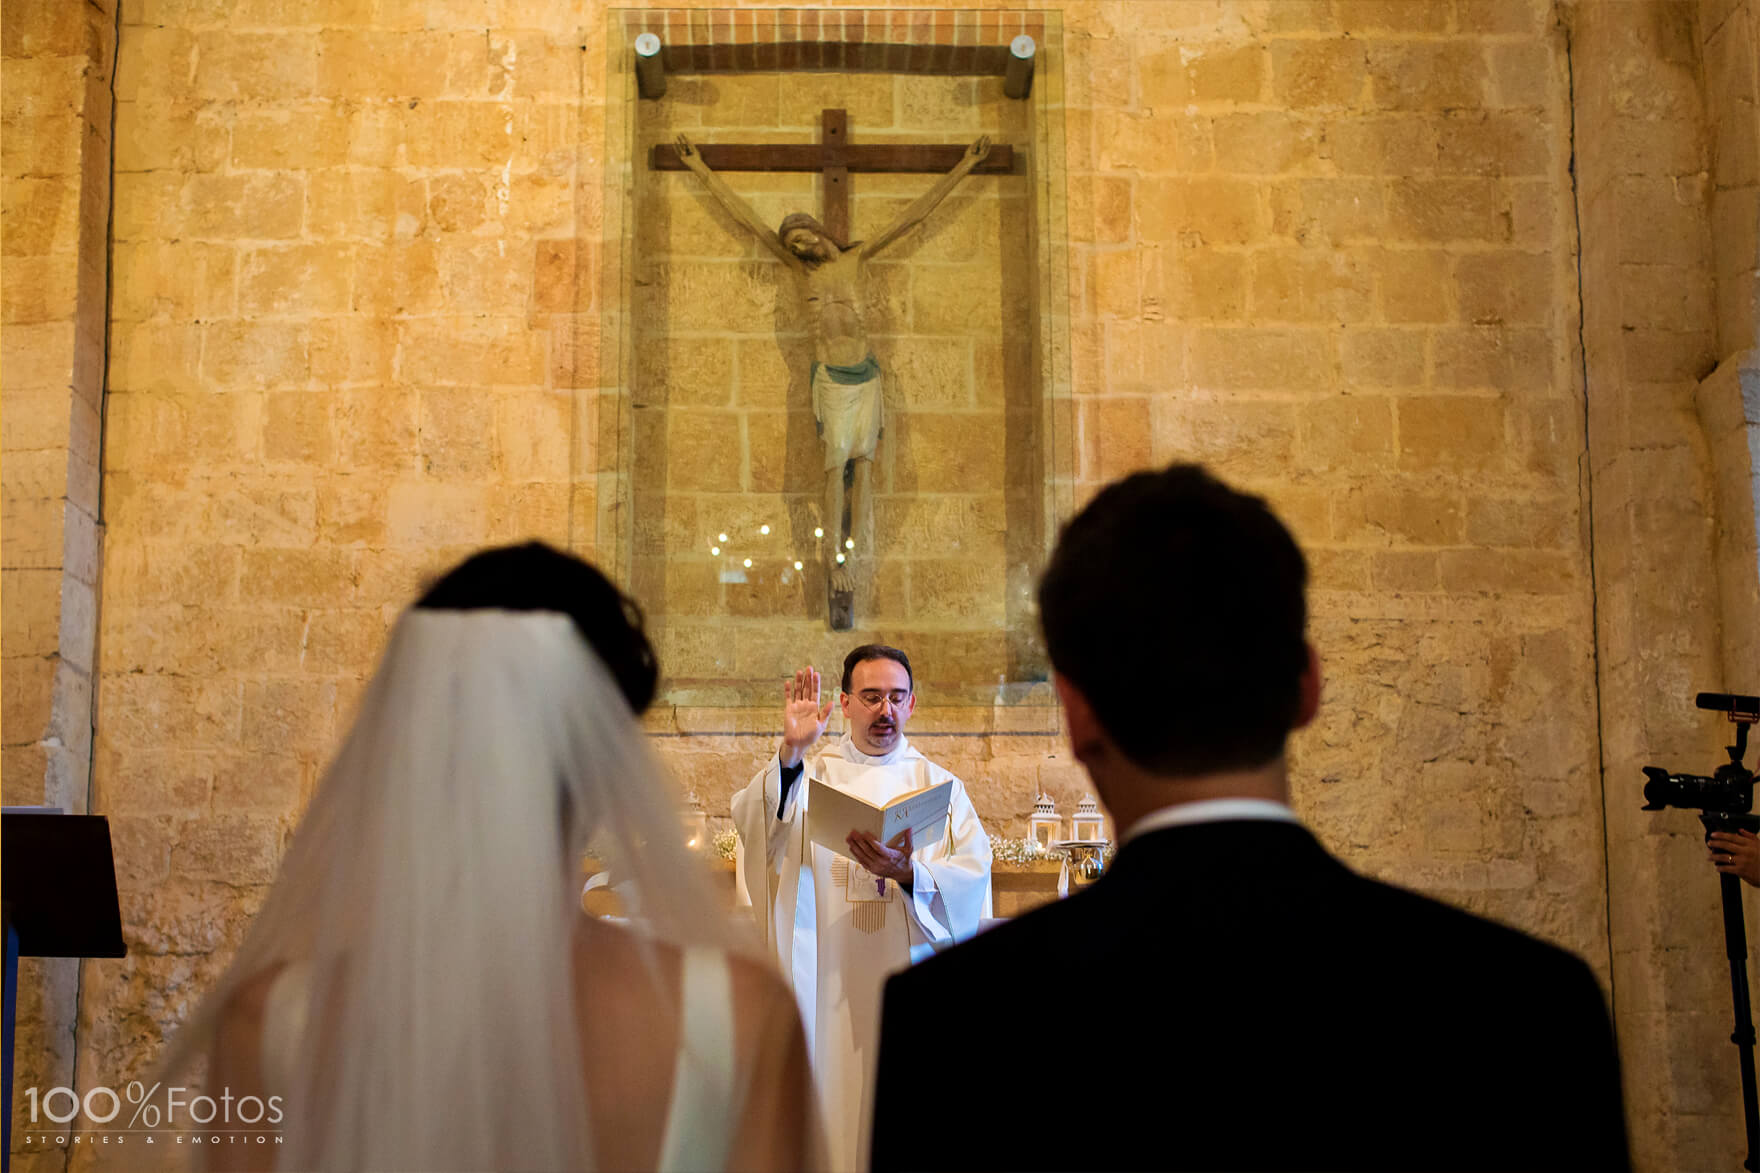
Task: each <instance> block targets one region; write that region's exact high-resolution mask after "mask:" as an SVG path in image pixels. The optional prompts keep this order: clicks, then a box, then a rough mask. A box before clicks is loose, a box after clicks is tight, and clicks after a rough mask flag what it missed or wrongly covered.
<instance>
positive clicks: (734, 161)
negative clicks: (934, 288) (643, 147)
mask: <svg viewBox="0 0 1760 1173" xmlns="http://www.w3.org/2000/svg"><path fill="white" fill-rule="evenodd" d="M819 118H820V122H819V141H818V142H817V143H798V144H797V143H780V144H777V143H704V144H700V145H699V146H698V147H697V151H698V152H699V153H700V154H701V155H702V156H703V162H704V163H705V164H707V165H708V166H709V167H710V168H711V169H712V170H715V171H817V172H818V173H819V174H820V175H822V176H823V177H824V179H825V214H824V215H823V216H821V217H820V218H819V219H820V223H822V224H824V225H825V228H826V230H827V231H828V232H830V233H831V235H832V236H834V237H836V238H837V243H838V244H839V245H840V246H841V245H846V244H848V243H849V176H850V173H851V172H852V171H869V172H880V171H889V172H892V173H894V174H925V175H945V174H947V173H948V172H949V171H952V170H953V169H954V167H955V166H957V165H958V164H959V161H960V160H961V159H962V158H964V157H965V153H966V144H964V143H960V144H957V145H954V146H937V145H919V144H916V143H911V144H906V145H888V146H880V145H870V146H859V147H858V146H851V145H850V143H849V114H848V112H847V111H843V110H825V111H822V112H821V113H820V115H819ZM649 165H650V166H651V167H652V168H653V169H654V170H655V171H683V170H684V169H685V165H684V160H683V159H680V158H679V157H678V148H677V147H675V146H673V145H672V144H671V143H659V144H657V145H656V146H655V147H654V153H653V157H652V159H651V160H650V163H649ZM1013 170H1014V148H1013V147H1010V146H1007V145H1004V144H1000V143H999V144H997V145H995V146H992V147H991V148H990V154H989V155H988V156H987V157H986V158H985V159H984V161H983V162H982V163H979V164H978V165H977V166H976V167H974V168H973V169H972V173H973V174H974V175H996V174H1006V173H1008V172H1011V171H1013Z"/></svg>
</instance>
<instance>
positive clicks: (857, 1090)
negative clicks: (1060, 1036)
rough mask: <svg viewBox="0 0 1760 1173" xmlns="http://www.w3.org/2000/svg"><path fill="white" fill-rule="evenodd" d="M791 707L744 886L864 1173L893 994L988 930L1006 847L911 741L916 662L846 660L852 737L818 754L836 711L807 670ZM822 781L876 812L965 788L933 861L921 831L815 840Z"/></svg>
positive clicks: (834, 1153)
mask: <svg viewBox="0 0 1760 1173" xmlns="http://www.w3.org/2000/svg"><path fill="white" fill-rule="evenodd" d="M782 694H783V713H782V745H781V747H780V748H779V749H778V750H777V753H776V755H775V756H774V757H772V758H771V759H770V760H769V761H768V762H767V763H766V764H765V766H764V768H763V769H762V770H760V771H758V773H757V774H756V775H755V776H754V777H753V778H752V780H751V782H750V784H749V785H747V786H746V788H745V789H744V790H741V791H740V792H739V793H738V794H736V795H734V796H733V819H734V824H735V826H736V827H737V828H738V831H739V838H740V851H741V856H742V860H741V875H742V877H743V878H744V880H745V884H746V889H747V891H748V892H749V894H750V895H751V899H752V908H753V912H754V913H755V914H756V915H757V918H758V923H759V926H760V928H761V930H762V931H763V933H764V935H765V938H766V940H767V942H768V943H769V945H770V947H771V948H772V949H773V950H774V954H775V957H776V959H777V961H778V963H779V964H780V965H781V967H782V972H783V973H784V974H786V975H788V977H789V978H790V980H791V981H792V982H793V985H794V991H795V999H796V1001H797V1002H798V1003H799V1004H800V1009H801V1017H802V1019H803V1020H804V1022H805V1025H806V1028H807V1040H808V1044H809V1046H810V1047H811V1049H812V1053H813V1070H814V1074H815V1076H816V1077H817V1082H818V1087H819V1098H820V1103H821V1105H822V1106H823V1108H824V1110H825V1124H826V1132H827V1135H828V1137H829V1140H830V1149H831V1158H832V1167H833V1168H837V1169H861V1168H864V1167H865V1166H866V1165H867V1159H868V1117H869V1108H870V1104H871V1099H872V1097H871V1095H870V1088H871V1086H872V1081H871V1073H872V1071H873V1067H874V1048H875V1043H876V1040H877V1038H878V1034H879V1029H878V1028H879V1016H880V990H881V985H882V983H883V982H885V980H886V978H887V976H888V975H889V974H891V973H894V972H896V971H898V970H901V969H904V968H905V967H906V966H908V965H910V964H911V963H912V962H914V961H918V960H921V959H922V958H924V957H927V956H929V955H930V954H932V953H935V952H937V951H939V950H941V949H944V948H946V947H947V946H949V945H952V944H953V943H954V942H956V941H960V940H964V939H965V938H967V937H970V936H971V935H972V934H974V933H975V932H977V930H978V921H979V919H980V918H981V917H983V916H985V915H987V914H988V906H989V897H990V840H989V837H988V836H986V835H985V834H984V828H983V827H982V826H980V825H979V823H978V814H977V812H976V811H975V810H973V809H972V803H971V800H970V799H969V798H967V797H966V792H965V787H964V786H962V785H961V784H960V781H959V779H958V778H955V777H954V776H953V775H952V774H950V773H948V772H947V771H946V770H944V769H942V768H941V767H940V766H937V765H935V764H934V763H933V762H931V761H929V760H928V759H927V758H925V757H923V755H922V754H920V753H918V752H917V751H916V750H915V749H913V748H912V747H911V745H910V743H909V742H908V741H906V739H905V736H904V727H905V724H906V722H908V721H909V720H910V718H911V714H912V713H913V712H915V711H916V706H917V697H916V688H915V681H914V679H913V677H912V675H911V664H910V660H909V658H908V657H906V655H905V654H904V653H903V652H901V651H899V650H898V649H897V648H892V647H886V646H884V645H882V644H867V645H864V646H862V647H859V648H857V649H855V650H854V651H852V652H851V653H850V654H849V655H848V656H847V657H846V658H845V659H844V662H843V689H842V693H841V696H840V703H841V705H842V708H843V716H844V722H845V727H846V729H847V733H846V735H845V736H844V737H842V738H840V739H838V740H837V741H835V742H832V743H831V744H829V745H827V746H824V747H822V748H820V749H819V751H818V752H817V753H814V752H811V751H812V750H813V747H814V746H815V745H816V744H817V743H818V741H819V739H820V737H821V736H823V734H824V732H825V727H826V724H827V722H828V720H829V718H830V715H831V703H832V702H831V701H830V700H829V699H827V700H825V701H824V703H823V704H821V703H820V695H819V673H818V670H817V669H813V668H804V669H802V670H800V671H798V672H796V673H795V674H794V679H793V680H792V681H789V682H785V683H784V684H783V686H782ZM808 778H815V779H818V780H819V781H820V782H823V783H826V784H828V785H832V786H835V787H837V788H838V789H840V790H845V791H849V792H850V793H853V794H855V795H857V796H859V797H861V798H863V799H866V800H867V801H869V802H871V803H873V804H875V805H881V804H884V803H885V802H886V801H888V800H889V799H891V798H894V797H896V796H897V795H900V794H904V793H907V792H909V791H912V790H918V789H921V788H922V787H925V786H933V785H937V784H939V783H941V782H945V781H950V780H951V781H952V783H953V798H952V800H951V802H950V804H949V808H948V826H947V830H946V832H945V834H944V835H943V836H942V837H941V839H940V840H939V841H938V842H936V843H933V844H930V845H928V846H926V847H920V848H919V847H915V846H914V845H913V844H912V843H911V841H910V832H909V831H908V830H907V831H905V832H903V833H902V834H901V836H900V838H899V839H898V840H896V841H894V842H892V843H881V842H880V841H879V840H877V839H875V838H873V837H872V836H871V835H868V834H865V833H863V832H858V831H853V830H852V831H851V832H850V834H849V836H848V837H847V838H846V840H845V847H846V849H847V850H846V851H845V852H843V853H835V852H831V851H828V850H826V849H825V848H824V847H822V846H818V845H816V844H813V843H812V842H811V841H810V840H809V838H808V836H807V792H808V790H809V786H808V783H807V779H808Z"/></svg>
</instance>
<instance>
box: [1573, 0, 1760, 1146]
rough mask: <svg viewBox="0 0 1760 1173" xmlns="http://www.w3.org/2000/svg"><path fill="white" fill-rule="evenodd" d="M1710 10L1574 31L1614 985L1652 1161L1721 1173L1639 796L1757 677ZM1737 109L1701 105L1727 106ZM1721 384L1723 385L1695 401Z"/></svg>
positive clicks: (1736, 1099)
mask: <svg viewBox="0 0 1760 1173" xmlns="http://www.w3.org/2000/svg"><path fill="white" fill-rule="evenodd" d="M1716 8H1717V6H1715V5H1706V6H1703V7H1700V6H1696V5H1687V4H1666V3H1657V4H1648V3H1646V4H1629V5H1584V6H1582V7H1580V8H1579V9H1578V10H1576V12H1575V14H1574V21H1573V24H1572V29H1571V33H1572V45H1573V52H1572V66H1573V68H1572V76H1573V79H1574V82H1575V110H1576V127H1577V148H1578V149H1577V158H1578V177H1579V182H1578V207H1579V212H1580V216H1581V222H1582V263H1583V307H1584V348H1585V361H1586V370H1587V378H1588V392H1589V393H1588V420H1589V435H1588V439H1589V444H1588V456H1589V470H1590V476H1591V485H1592V502H1593V507H1592V510H1591V513H1590V523H1591V525H1592V527H1593V533H1594V549H1595V580H1596V588H1597V591H1596V594H1597V611H1598V625H1597V634H1598V668H1599V675H1600V706H1601V725H1602V733H1601V756H1602V762H1603V765H1604V766H1605V770H1606V775H1605V776H1606V786H1607V803H1606V811H1607V824H1606V825H1607V840H1608V869H1609V885H1608V901H1609V907H1610V911H1611V914H1612V921H1611V923H1612V947H1613V974H1614V984H1613V994H1614V1006H1615V1012H1616V1021H1617V1023H1618V1026H1619V1031H1620V1041H1621V1046H1622V1050H1623V1053H1624V1057H1625V1064H1626V1080H1627V1092H1628V1102H1629V1105H1630V1110H1631V1113H1632V1119H1633V1121H1634V1127H1633V1141H1634V1144H1635V1146H1636V1152H1637V1155H1638V1157H1639V1160H1640V1161H1641V1162H1642V1164H1643V1166H1644V1167H1648V1168H1673V1169H1712V1168H1720V1167H1723V1166H1726V1165H1728V1163H1729V1161H1730V1160H1731V1154H1734V1153H1736V1152H1737V1151H1738V1149H1739V1147H1740V1145H1741V1144H1742V1143H1743V1140H1742V1132H1741V1125H1740V1120H1739V1113H1740V1091H1739V1085H1738V1082H1737V1072H1736V1066H1735V1061H1734V1055H1733V1051H1734V1048H1733V1047H1731V1046H1730V1045H1729V1042H1728V1029H1727V1026H1728V1018H1729V998H1730V991H1729V978H1728V971H1727V968H1726V967H1725V965H1724V961H1723V955H1722V947H1721V944H1720V942H1721V939H1722V930H1721V924H1720V920H1719V914H1718V896H1717V888H1716V885H1715V884H1713V883H1712V882H1711V881H1710V879H1709V877H1707V876H1706V875H1705V863H1704V856H1703V848H1702V846H1701V845H1700V842H1699V840H1700V836H1701V834H1702V832H1701V829H1700V827H1699V825H1698V823H1697V821H1696V820H1695V819H1693V817H1692V816H1691V815H1690V814H1689V813H1687V812H1673V811H1671V812H1667V813H1663V814H1652V813H1644V812H1640V811H1639V810H1638V809H1637V806H1638V803H1637V802H1636V801H1634V798H1635V787H1636V781H1637V778H1638V771H1639V769H1640V767H1642V766H1643V765H1646V764H1651V763H1656V764H1667V763H1673V762H1685V763H1698V765H1693V766H1684V767H1672V768H1685V769H1692V770H1695V771H1708V770H1709V769H1710V768H1712V767H1713V766H1715V765H1716V764H1717V763H1718V762H1719V761H1720V760H1722V752H1721V749H1720V748H1719V747H1720V745H1721V744H1723V743H1725V742H1727V741H1728V740H1729V727H1728V725H1727V724H1725V723H1723V722H1722V721H1720V720H1718V719H1717V718H1715V717H1712V716H1710V715H1709V714H1703V713H1700V712H1697V711H1696V710H1695V709H1694V708H1693V707H1692V697H1693V694H1694V693H1695V692H1696V691H1699V690H1701V689H1708V688H1714V687H1718V688H1723V687H1728V688H1732V689H1735V688H1744V681H1745V689H1744V690H1751V688H1752V686H1753V683H1754V681H1753V676H1752V671H1751V669H1752V665H1751V664H1749V665H1743V668H1744V671H1743V672H1741V673H1738V675H1737V678H1735V679H1730V678H1727V677H1726V676H1725V674H1724V671H1723V668H1724V665H1725V663H1726V662H1728V661H1726V656H1725V647H1724V645H1725V638H1724V637H1725V634H1726V633H1725V631H1724V627H1723V624H1722V622H1721V619H1720V617H1721V614H1722V609H1721V608H1720V588H1719V573H1718V569H1719V568H1718V530H1719V527H1720V525H1723V526H1727V527H1731V536H1732V538H1733V539H1734V540H1735V541H1736V543H1737V544H1738V545H1739V543H1740V533H1739V528H1735V527H1736V525H1737V523H1735V522H1733V521H1732V520H1731V519H1730V517H1729V513H1730V510H1729V509H1728V508H1727V507H1726V503H1730V502H1734V501H1739V498H1737V497H1735V496H1734V495H1733V494H1731V493H1727V492H1726V493H1722V494H1721V499H1720V489H1719V476H1718V474H1717V472H1716V469H1715V466H1714V464H1713V462H1712V460H1711V456H1712V451H1713V450H1716V451H1719V452H1724V453H1726V454H1727V452H1728V449H1729V447H1730V441H1731V439H1732V438H1734V433H1737V432H1739V430H1740V425H1739V423H1737V424H1735V425H1734V426H1733V427H1732V426H1726V422H1725V421H1727V420H1728V417H1729V416H1731V415H1734V416H1735V417H1737V419H1738V420H1739V417H1740V415H1741V409H1740V406H1739V394H1740V392H1739V374H1738V372H1739V369H1740V366H1741V365H1742V363H1741V360H1740V358H1739V357H1738V358H1737V359H1735V360H1732V361H1731V362H1729V363H1726V364H1725V366H1724V368H1721V369H1720V374H1719V375H1714V376H1713V377H1712V379H1711V380H1708V381H1706V382H1705V383H1703V384H1702V383H1701V382H1700V380H1701V379H1704V378H1705V376H1706V375H1707V374H1708V373H1710V372H1711V370H1712V368H1713V367H1714V366H1716V365H1717V356H1718V352H1719V350H1720V349H1721V348H1722V347H1723V346H1724V345H1725V344H1726V338H1725V336H1726V335H1727V334H1729V333H1730V331H1726V330H1724V329H1723V328H1722V326H1721V325H1720V322H1721V321H1722V317H1721V315H1720V314H1719V313H1717V312H1716V311H1715V310H1714V302H1716V301H1718V300H1719V299H1720V297H1721V292H1720V290H1721V289H1726V288H1728V286H1727V285H1720V282H1721V277H1720V273H1721V266H1722V265H1723V264H1724V263H1725V258H1724V256H1723V254H1722V246H1723V243H1724V241H1723V240H1721V239H1720V235H1721V234H1720V231H1719V227H1718V217H1717V216H1716V215H1715V209H1717V208H1718V207H1719V206H1720V202H1719V201H1720V199H1721V195H1717V196H1714V195H1712V194H1711V193H1709V192H1708V190H1707V188H1708V180H1709V178H1710V176H1711V175H1712V174H1713V172H1712V170H1711V168H1712V163H1713V160H1714V158H1715V159H1721V158H1724V157H1725V156H1727V155H1728V154H1729V152H1728V151H1727V150H1725V149H1724V145H1725V144H1726V143H1734V142H1740V141H1742V136H1741V135H1740V134H1738V133H1737V126H1736V124H1735V122H1734V121H1733V120H1732V119H1731V118H1729V117H1725V118H1724V119H1723V121H1722V122H1721V123H1718V124H1717V126H1718V129H1717V130H1716V132H1715V134H1713V133H1712V130H1711V126H1712V123H1709V122H1708V121H1707V116H1706V109H1707V100H1706V94H1707V91H1706V90H1705V89H1704V88H1702V85H1701V80H1702V79H1703V80H1704V81H1707V82H1708V81H1710V79H1711V78H1712V73H1711V72H1710V71H1708V70H1707V71H1702V66H1703V65H1704V64H1705V63H1706V62H1708V60H1709V59H1708V58H1706V59H1704V60H1702V58H1701V55H1700V48H1701V46H1702V45H1705V44H1706V41H1705V35H1706V33H1707V32H1708V31H1710V30H1712V29H1713V28H1715V27H1718V26H1719V24H1721V26H1722V27H1724V28H1725V30H1726V32H1725V34H1724V35H1725V36H1728V35H1730V34H1731V33H1732V32H1734V31H1735V30H1737V29H1739V28H1741V27H1742V26H1741V23H1740V22H1739V21H1738V22H1737V23H1735V24H1730V23H1729V22H1728V21H1722V22H1719V21H1718V19H1717V17H1716V13H1715V12H1714V9H1716ZM1712 39H1713V40H1717V39H1718V38H1717V37H1716V36H1715V35H1714V36H1713V38H1712ZM1720 44H1721V45H1722V46H1723V48H1721V49H1720V50H1719V51H1720V52H1723V51H1728V52H1731V53H1748V54H1751V52H1752V46H1751V44H1750V45H1749V46H1747V47H1745V48H1740V49H1738V48H1736V47H1734V46H1733V45H1732V44H1730V43H1729V42H1727V41H1724V42H1720ZM1708 51H1709V50H1708ZM1736 104H1737V103H1736V102H1735V101H1733V100H1732V101H1729V102H1727V103H1726V102H1725V101H1724V98H1722V97H1719V98H1716V99H1715V100H1713V101H1712V102H1711V103H1710V105H1711V107H1712V108H1713V109H1721V110H1722V111H1723V112H1724V114H1725V115H1729V114H1732V113H1733V111H1734V108H1735V106H1736ZM1750 129H1751V128H1750ZM1731 174H1733V172H1732V173H1731ZM1722 206H1724V207H1725V208H1726V209H1727V207H1729V206H1732V205H1730V204H1728V203H1725V204H1723V205H1722ZM1714 257H1715V258H1717V259H1716V260H1714ZM1735 345H1737V346H1742V345H1745V343H1740V342H1738V343H1735ZM1714 383H1718V384H1720V385H1721V386H1722V388H1723V390H1724V391H1725V392H1728V393H1729V394H1728V395H1725V396H1721V397H1718V402H1717V403H1716V404H1715V406H1713V407H1712V408H1711V410H1709V411H1707V410H1706V406H1707V401H1706V399H1705V394H1706V392H1707V390H1710V389H1712V388H1713V384H1714ZM1731 396H1733V398H1732V397H1731ZM1696 397H1697V399H1698V403H1699V406H1698V408H1697V409H1696V407H1695V399H1696ZM1708 421H1718V422H1717V423H1716V426H1714V427H1713V428H1711V429H1707V427H1706V423H1707V422H1708ZM1708 440H1710V441H1711V444H1708V442H1707V441H1708ZM1741 455H1742V456H1744V457H1745V455H1746V454H1745V453H1741ZM1730 464H1731V462H1730V461H1729V460H1728V459H1725V460H1724V461H1723V465H1724V467H1725V468H1726V469H1727V468H1729V467H1730ZM1732 475H1733V474H1732ZM1750 509H1751V505H1750ZM1720 514H1721V517H1720ZM1750 911H1751V910H1750Z"/></svg>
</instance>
